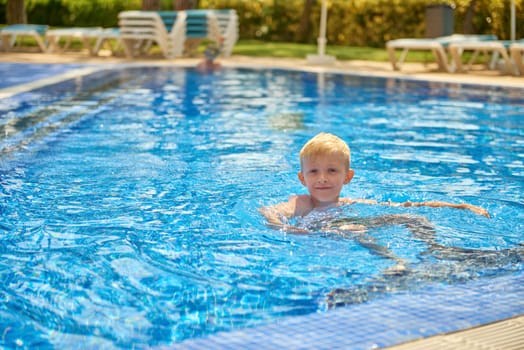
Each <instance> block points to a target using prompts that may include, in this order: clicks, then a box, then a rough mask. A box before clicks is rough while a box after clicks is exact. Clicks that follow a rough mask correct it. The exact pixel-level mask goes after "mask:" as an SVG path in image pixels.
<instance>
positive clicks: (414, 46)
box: [386, 34, 497, 72]
mask: <svg viewBox="0 0 524 350" xmlns="http://www.w3.org/2000/svg"><path fill="white" fill-rule="evenodd" d="M496 39H497V37H496V36H493V35H462V34H453V35H449V36H442V37H438V38H434V39H415V38H410V39H396V40H390V41H388V42H387V43H386V49H387V51H388V54H389V60H390V62H391V65H392V66H393V69H394V70H400V67H401V65H402V63H403V62H404V60H405V59H406V56H407V54H408V52H409V50H414V51H431V52H432V53H433V55H434V56H435V59H436V62H437V65H438V67H439V69H440V70H443V71H447V72H453V71H454V70H455V67H454V64H453V62H451V64H450V63H448V62H449V60H448V54H447V47H448V46H449V45H450V44H451V43H453V42H459V41H466V40H477V41H479V40H496ZM398 49H401V50H402V53H401V55H400V57H399V59H398V61H397V59H396V50H398Z"/></svg>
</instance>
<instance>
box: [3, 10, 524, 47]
mask: <svg viewBox="0 0 524 350" xmlns="http://www.w3.org/2000/svg"><path fill="white" fill-rule="evenodd" d="M470 1H471V0H457V1H442V0H329V1H328V27H327V37H328V38H327V39H328V42H329V43H330V44H336V45H351V46H371V47H383V46H384V43H385V42H386V41H387V40H390V39H394V38H399V37H424V35H425V10H426V7H427V6H428V5H434V4H449V5H451V6H452V7H453V8H454V18H455V20H454V24H455V32H456V33H463V23H464V18H465V14H466V9H467V7H468V5H469V3H470ZM6 2H7V0H0V5H1V6H0V21H1V23H5V4H6ZM25 2H26V11H27V17H28V21H29V22H30V23H40V24H43V23H45V24H49V25H51V26H92V25H97V26H104V27H112V26H116V25H117V15H118V13H119V12H120V11H123V10H137V9H140V8H141V4H142V0H25ZM515 2H516V4H517V23H519V24H520V26H519V25H518V26H517V30H518V33H517V37H518V38H521V37H524V26H523V25H522V24H523V23H524V0H515ZM172 3H173V1H172V0H162V9H163V10H171V9H172ZM509 6H510V0H477V1H476V11H475V17H474V20H473V24H474V29H475V32H476V33H478V34H495V35H497V36H498V37H499V38H500V39H509V35H510V34H509V22H510V9H509ZM199 7H200V8H234V9H236V10H237V12H238V14H239V20H240V36H241V38H242V39H259V40H265V41H277V42H278V41H282V42H285V41H287V42H289V41H296V42H298V41H302V42H308V43H315V42H316V39H317V36H318V26H319V16H320V0H317V1H315V2H314V4H313V9H312V11H311V15H310V18H309V23H310V28H309V30H308V32H307V33H306V35H303V33H299V32H298V31H299V28H300V19H301V16H302V9H303V7H304V0H200V1H199Z"/></svg>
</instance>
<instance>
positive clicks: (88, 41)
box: [45, 27, 102, 54]
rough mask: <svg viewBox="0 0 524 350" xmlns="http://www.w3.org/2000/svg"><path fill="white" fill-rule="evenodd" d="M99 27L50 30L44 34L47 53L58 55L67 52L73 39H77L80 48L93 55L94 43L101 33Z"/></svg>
mask: <svg viewBox="0 0 524 350" xmlns="http://www.w3.org/2000/svg"><path fill="white" fill-rule="evenodd" d="M101 31H102V28H100V27H85V28H82V27H73V28H60V29H51V30H48V31H47V33H46V35H45V36H46V39H47V43H48V47H47V51H48V52H51V53H58V52H63V51H65V50H68V49H69V47H70V45H71V42H72V41H73V39H77V40H79V41H80V42H81V43H82V46H83V47H84V48H86V49H87V50H89V53H90V54H93V47H94V41H95V40H96V38H97V37H98V35H99V34H100V33H101Z"/></svg>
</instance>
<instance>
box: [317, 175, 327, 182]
mask: <svg viewBox="0 0 524 350" xmlns="http://www.w3.org/2000/svg"><path fill="white" fill-rule="evenodd" d="M326 181H327V177H326V174H324V173H321V174H320V175H319V177H318V182H326Z"/></svg>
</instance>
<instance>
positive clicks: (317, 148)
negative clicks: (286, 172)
mask: <svg viewBox="0 0 524 350" xmlns="http://www.w3.org/2000/svg"><path fill="white" fill-rule="evenodd" d="M322 155H341V156H343V157H344V159H345V161H346V164H345V165H346V167H347V169H349V166H350V163H351V151H350V150H349V146H348V145H347V143H345V142H344V141H343V140H342V139H340V138H339V137H337V136H335V135H333V134H329V133H326V132H321V133H320V134H317V135H316V136H314V137H313V138H312V139H310V140H309V141H308V142H307V143H306V144H305V145H304V147H302V149H301V150H300V166H301V167H302V162H303V161H304V159H308V158H313V157H317V156H322Z"/></svg>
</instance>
